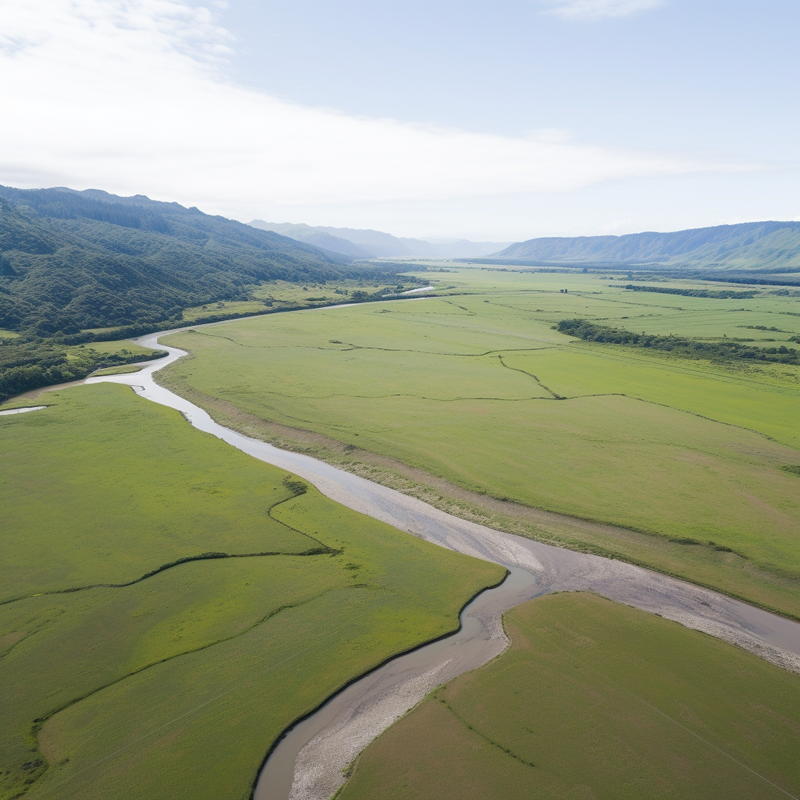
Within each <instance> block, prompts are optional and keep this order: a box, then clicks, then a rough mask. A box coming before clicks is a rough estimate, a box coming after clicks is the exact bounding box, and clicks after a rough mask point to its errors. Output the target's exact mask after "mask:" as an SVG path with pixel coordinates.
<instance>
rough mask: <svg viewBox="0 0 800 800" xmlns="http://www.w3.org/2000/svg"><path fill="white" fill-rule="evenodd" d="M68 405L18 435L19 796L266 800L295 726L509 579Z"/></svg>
mask: <svg viewBox="0 0 800 800" xmlns="http://www.w3.org/2000/svg"><path fill="white" fill-rule="evenodd" d="M47 401H48V403H50V405H49V407H48V408H46V409H45V410H42V411H37V412H33V413H30V414H22V415H18V416H9V417H2V418H0V465H1V466H0V469H2V475H3V480H2V481H0V504H1V505H2V508H3V516H4V518H3V522H4V524H3V529H2V546H3V554H4V558H3V560H2V566H1V567H0V569H1V570H2V572H1V573H0V575H1V576H2V580H1V581H0V585H2V587H3V597H2V598H0V600H2V602H0V698H1V699H0V717H1V718H2V720H3V723H2V726H1V727H0V797H2V798H13V797H19V796H21V794H23V793H24V794H25V796H26V797H30V798H58V800H63V799H65V798H81V800H88V799H89V798H97V799H98V800H99V799H100V798H108V797H115V798H121V799H123V800H129V799H130V800H134V798H135V799H137V800H138V799H139V798H141V799H142V800H143V799H144V798H147V799H148V800H154V799H156V800H157V799H158V798H162V799H163V800H167V799H169V800H178V799H180V798H187V800H188V798H191V800H198V799H202V798H208V800H219V799H220V798H235V799H236V800H239V798H243V797H246V796H248V794H249V787H250V785H251V782H252V781H253V780H254V778H255V776H256V774H257V770H258V767H259V765H260V762H261V760H262V759H263V757H264V755H265V754H266V752H267V750H268V749H269V747H270V745H271V743H272V742H273V741H274V740H275V738H276V737H277V736H278V735H279V733H280V732H281V731H282V730H283V729H284V728H285V727H286V726H287V725H288V724H289V723H290V722H291V721H293V720H294V719H296V718H297V717H298V716H300V715H301V714H303V713H305V712H307V711H308V710H310V709H311V708H313V707H314V706H315V705H316V704H318V703H319V702H321V701H322V700H323V699H324V698H325V697H326V696H328V695H329V694H330V693H331V692H332V691H334V690H335V689H336V688H337V687H339V686H341V685H342V684H344V683H345V682H346V681H348V680H349V679H351V678H352V677H354V676H356V675H358V674H360V673H361V672H363V671H364V670H366V669H368V668H369V667H371V666H373V665H375V664H376V663H379V662H380V661H382V660H384V659H385V658H387V657H388V656H390V655H392V654H394V653H396V652H398V651H401V650H404V649H406V648H408V647H411V646H414V645H416V644H418V643H420V642H422V641H425V640H428V639H431V638H433V637H436V636H438V635H441V634H443V633H445V632H447V631H449V630H452V629H454V628H455V627H456V626H457V612H458V610H459V608H460V607H461V606H462V605H463V603H464V602H466V600H467V599H468V598H469V597H471V596H472V595H473V594H474V593H475V592H476V591H478V590H479V589H480V588H482V587H484V586H486V585H489V584H492V583H495V582H497V581H498V580H499V579H500V578H501V577H502V572H503V571H502V569H501V568H499V567H496V566H495V565H491V564H487V563H484V562H478V561H475V560H473V559H469V558H466V557H463V556H460V555H457V554H455V553H451V552H449V551H445V550H442V549H441V548H437V547H435V546H433V545H428V544H426V543H425V542H422V541H421V540H419V539H416V538H414V537H410V536H407V535H406V534H402V533H400V532H399V531H396V530H395V529H393V528H390V527H389V526H386V525H383V524H381V523H379V522H376V521H374V520H372V519H369V518H367V517H364V516H361V515H359V514H357V513H355V512H352V511H350V510H348V509H345V508H343V507H341V506H339V505H337V504H335V503H333V502H331V501H329V500H327V499H326V498H324V497H322V496H321V495H320V494H319V493H317V492H316V491H315V490H314V489H312V488H310V487H305V491H303V486H302V484H301V485H300V486H298V485H297V483H296V482H295V483H294V484H293V483H292V482H291V476H287V473H285V472H283V471H282V470H278V469H275V468H273V467H270V466H267V465H265V464H261V463H260V462H258V461H256V460H254V459H252V458H250V457H249V456H245V455H244V454H242V453H239V452H238V451H236V450H234V449H233V448H231V447H230V446H228V445H226V444H224V443H222V442H221V441H219V440H218V439H216V438H215V437H212V436H209V435H206V434H202V433H200V432H198V431H196V430H194V429H193V428H191V427H190V426H189V425H187V424H186V423H185V422H184V420H183V419H182V418H181V416H180V414H178V412H176V411H173V410H170V409H166V408H164V407H161V406H157V405H155V404H152V403H149V402H147V401H145V400H142V399H140V398H137V397H136V396H135V395H134V394H133V393H132V392H131V391H130V389H128V388H127V387H121V386H113V385H96V386H85V387H78V388H73V389H68V390H62V391H59V392H56V393H50V394H48V395H47ZM286 478H290V480H289V483H288V484H287V483H285V479H286ZM298 492H299V493H298Z"/></svg>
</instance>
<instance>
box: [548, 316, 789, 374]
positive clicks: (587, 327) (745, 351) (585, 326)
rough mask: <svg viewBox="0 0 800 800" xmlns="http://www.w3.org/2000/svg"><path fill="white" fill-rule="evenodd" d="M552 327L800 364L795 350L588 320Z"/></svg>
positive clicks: (684, 350) (592, 337) (702, 354)
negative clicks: (636, 330) (664, 333)
mask: <svg viewBox="0 0 800 800" xmlns="http://www.w3.org/2000/svg"><path fill="white" fill-rule="evenodd" d="M553 328H554V329H555V330H557V331H559V332H560V333H565V334H567V335H568V336H575V337H577V338H579V339H584V340H585V341H588V342H604V343H607V344H622V345H628V346H629V347H648V348H650V349H651V350H666V351H668V352H674V353H676V354H677V355H683V356H689V357H693V358H708V359H714V360H717V361H719V360H723V361H729V360H732V359H746V360H750V361H775V362H779V363H782V364H800V353H799V352H798V351H797V349H796V348H794V347H786V346H785V345H780V346H779V347H752V346H750V345H745V344H742V343H741V342H734V341H715V342H704V341H698V340H696V339H686V338H683V337H680V336H660V335H657V334H650V333H634V332H633V331H626V330H622V329H621V328H612V327H610V326H607V325H598V324H597V323H595V322H591V321H589V320H586V319H563V320H561V321H560V322H559V323H558V324H556V325H554V326H553Z"/></svg>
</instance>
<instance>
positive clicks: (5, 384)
mask: <svg viewBox="0 0 800 800" xmlns="http://www.w3.org/2000/svg"><path fill="white" fill-rule="evenodd" d="M164 355H166V354H165V353H163V352H156V353H154V354H152V355H150V356H143V355H141V354H136V353H131V352H128V351H125V350H122V351H120V352H118V353H100V352H98V351H97V350H93V349H91V348H90V347H78V348H68V347H67V346H65V345H63V344H58V343H56V342H52V341H44V342H43V341H35V342H30V341H23V342H17V341H12V342H11V343H4V344H3V346H2V347H0V402H2V401H3V400H7V399H8V398H9V397H13V396H14V395H17V394H22V393H23V392H30V391H31V390H33V389H39V388H41V387H42V386H51V385H52V384H54V383H66V382H67V381H77V380H81V379H82V378H85V377H86V376H87V375H90V374H91V373H92V372H94V371H95V370H97V369H102V368H104V367H114V366H118V365H121V364H130V363H131V362H133V361H147V360H150V359H155V358H161V357H163V356H164Z"/></svg>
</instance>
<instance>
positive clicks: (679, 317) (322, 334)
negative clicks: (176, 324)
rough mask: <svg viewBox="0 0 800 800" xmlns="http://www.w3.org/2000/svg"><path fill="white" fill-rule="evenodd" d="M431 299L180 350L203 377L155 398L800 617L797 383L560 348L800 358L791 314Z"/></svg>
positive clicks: (226, 336)
mask: <svg viewBox="0 0 800 800" xmlns="http://www.w3.org/2000/svg"><path fill="white" fill-rule="evenodd" d="M417 277H420V278H422V277H424V279H425V280H426V281H430V282H431V283H433V284H434V285H435V286H436V287H437V290H436V295H438V296H435V297H431V298H422V299H415V300H405V301H400V302H386V303H380V302H378V303H369V304H363V305H359V306H354V307H350V308H340V309H329V310H325V309H320V310H314V311H305V312H301V313H295V314H291V315H277V316H271V317H262V318H259V319H251V320H243V321H237V322H230V323H225V324H224V325H219V326H214V327H212V328H203V329H198V330H196V331H189V332H186V333H182V334H178V335H175V336H172V337H169V338H168V339H166V340H165V342H166V343H168V344H173V345H175V346H178V347H182V348H184V349H187V350H189V351H190V353H191V358H189V359H184V360H182V361H180V362H178V363H176V364H174V365H172V366H170V367H169V368H168V369H167V370H165V372H164V373H161V375H160V376H159V379H158V380H159V382H162V383H164V384H165V385H167V386H168V387H169V388H171V389H173V390H174V391H177V392H178V393H179V394H183V395H185V396H187V397H189V398H190V399H191V400H192V401H193V402H195V403H197V404H198V405H201V406H203V407H205V408H206V409H207V410H209V411H210V412H211V413H212V415H214V416H215V417H216V418H217V419H218V420H219V421H221V422H223V423H224V424H227V425H231V426H233V427H238V428H239V429H241V430H244V431H246V432H249V433H251V434H254V435H258V436H261V437H262V438H266V439H270V440H272V441H274V442H275V443H278V444H279V445H280V446H284V447H286V446H288V447H290V448H294V449H301V450H305V451H306V452H309V453H311V454H313V455H316V456H318V457H322V458H324V459H326V460H330V461H334V462H335V463H337V464H339V465H342V466H345V467H346V468H348V469H352V470H353V471H357V472H359V473H360V474H364V475H365V476H367V477H370V478H372V479H374V480H378V481H380V482H386V483H389V484H390V485H394V486H395V487H396V488H401V489H407V490H408V491H410V492H416V493H417V494H418V496H422V497H423V498H424V499H426V500H429V501H433V502H435V503H439V504H440V506H441V507H445V509H446V510H449V511H451V512H454V513H461V514H462V515H464V516H468V517H469V518H473V519H477V520H478V521H481V522H485V523H486V524H489V525H491V526H494V527H500V528H504V529H506V530H511V531H512V532H515V533H524V534H525V535H530V536H533V537H535V538H540V539H542V540H543V541H549V542H552V543H554V544H561V545H564V546H568V547H573V548H577V549H588V550H591V551H593V552H598V553H601V554H605V555H610V556H612V557H619V558H623V559H626V560H629V561H632V562H634V563H640V564H643V565H647V566H651V567H654V568H656V569H660V570H662V571H664V572H668V573H670V574H673V575H677V576H680V577H684V578H687V579H688V580H692V581H695V582H697V583H702V584H704V585H708V586H710V587H712V588H715V589H718V590H721V591H723V592H726V593H728V594H731V595H734V596H738V597H742V598H744V599H747V600H749V601H751V602H755V603H757V604H760V605H762V606H764V607H767V608H772V609H775V610H778V611H780V612H781V613H784V614H787V615H790V616H795V617H797V616H800V591H798V590H800V541H798V538H797V530H798V528H800V491H799V490H800V484H798V477H797V474H796V470H795V468H796V467H797V465H798V464H800V450H799V449H798V448H800V425H798V420H799V419H800V367H799V366H798V365H796V364H793V363H780V362H779V361H744V360H733V359H728V360H725V359H701V358H687V357H684V356H679V355H673V354H670V353H667V352H655V351H653V352H650V351H648V350H647V349H645V348H641V347H639V348H634V347H625V346H620V345H615V344H602V343H598V342H586V341H582V340H579V339H575V338H573V337H569V336H565V335H564V334H561V333H558V332H557V331H556V330H554V328H553V326H554V325H556V324H557V323H558V322H559V321H560V320H563V319H573V318H585V319H588V320H592V321H594V322H602V324H603V325H607V326H612V327H614V328H623V329H625V328H627V329H630V330H632V331H647V332H648V333H650V332H653V333H674V334H675V335H679V336H686V337H701V336H702V337H703V338H704V339H705V340H711V339H716V340H718V341H723V340H725V339H727V338H739V339H744V340H747V341H748V342H750V343H751V344H754V346H755V345H758V346H763V347H770V346H773V345H776V348H775V349H777V346H784V347H786V346H787V345H788V346H790V347H791V346H792V342H793V337H797V336H800V311H798V309H799V308H800V304H798V300H797V298H796V297H795V296H794V294H793V293H791V292H788V293H787V292H786V291H785V290H780V289H774V288H773V287H762V288H761V289H757V290H753V289H752V287H748V291H742V290H741V287H733V288H732V289H731V290H730V294H732V295H733V296H731V297H725V298H720V297H716V296H712V297H704V296H701V297H698V296H687V295H682V294H668V293H664V292H648V291H632V290H630V289H627V288H625V287H626V285H628V284H627V282H626V281H627V279H623V280H620V279H619V277H618V276H614V275H610V276H608V275H599V276H598V275H585V274H580V273H577V274H576V273H574V272H573V273H557V274H553V273H551V272H541V273H536V272H531V271H522V270H521V271H511V270H508V271H506V270H491V269H477V268H476V269H467V268H459V269H450V268H449V267H448V269H447V270H446V271H441V272H436V271H433V268H431V271H428V272H425V273H419V274H418V275H417ZM649 281H650V282H651V283H652V282H653V279H652V277H651V278H649ZM656 283H657V286H658V287H659V288H662V289H663V288H665V287H666V288H669V287H673V288H675V289H678V290H681V291H683V290H685V289H686V288H687V287H691V288H692V290H697V289H698V287H699V291H700V292H701V293H702V292H704V291H718V290H719V289H720V288H721V285H720V284H718V283H715V284H712V285H711V289H708V286H709V284H708V283H704V282H699V281H695V282H688V281H674V282H664V281H661V282H656ZM704 287H705V288H704ZM722 288H723V289H725V288H730V287H725V286H724V285H722ZM745 295H747V296H746V297H745ZM775 329H778V330H777V332H776V330H775ZM309 432H310V434H309ZM528 510H542V511H545V512H549V513H551V514H555V515H562V519H560V520H558V519H555V518H550V519H544V518H541V519H538V520H532V519H531V517H530V514H528V513H527V512H528ZM570 520H572V521H574V523H575V524H572V523H570ZM578 523H580V524H578ZM576 526H577V527H576ZM593 526H594V527H593ZM612 529H613V530H612Z"/></svg>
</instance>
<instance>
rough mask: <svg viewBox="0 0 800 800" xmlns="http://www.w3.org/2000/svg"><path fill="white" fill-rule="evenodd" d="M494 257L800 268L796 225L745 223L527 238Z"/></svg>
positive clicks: (798, 227)
mask: <svg viewBox="0 0 800 800" xmlns="http://www.w3.org/2000/svg"><path fill="white" fill-rule="evenodd" d="M497 257H498V258H525V259H535V260H541V261H544V262H548V263H549V262H553V263H581V262H592V263H597V262H601V263H603V262H605V263H609V264H661V265H665V266H687V267H695V268H714V267H716V268H724V269H736V270H751V269H764V270H770V271H771V270H782V269H786V268H793V267H796V268H797V269H798V270H800V222H745V223H742V224H739V225H717V226H715V227H712V228H693V229H691V230H685V231H675V232H673V233H653V232H647V233H632V234H627V235H625V236H577V237H547V238H541V239H529V240H527V241H525V242H517V243H516V244H512V245H511V246H510V247H507V248H506V249H505V250H501V251H500V252H499V253H497Z"/></svg>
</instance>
